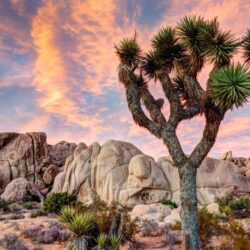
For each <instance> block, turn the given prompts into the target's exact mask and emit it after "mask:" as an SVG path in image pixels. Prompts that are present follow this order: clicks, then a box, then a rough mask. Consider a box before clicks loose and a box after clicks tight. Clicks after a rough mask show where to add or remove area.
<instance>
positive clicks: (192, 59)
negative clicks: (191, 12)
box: [177, 16, 207, 74]
mask: <svg viewBox="0 0 250 250" xmlns="http://www.w3.org/2000/svg"><path fill="white" fill-rule="evenodd" d="M206 25H207V24H206V22H205V21H204V19H203V18H202V17H200V16H190V17H184V18H183V19H182V20H181V21H180V22H179V23H178V27H177V30H178V36H179V38H180V40H181V43H182V45H183V46H184V48H185V50H186V51H187V52H188V54H189V57H188V58H187V60H188V61H186V65H184V67H186V70H188V71H191V72H192V73H194V74H196V73H197V72H199V71H200V70H201V69H202V67H203V65H204V58H203V57H202V54H201V53H202V37H201V34H202V30H203V29H204V28H205V26H206Z"/></svg>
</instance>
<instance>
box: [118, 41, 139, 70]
mask: <svg viewBox="0 0 250 250" xmlns="http://www.w3.org/2000/svg"><path fill="white" fill-rule="evenodd" d="M115 49H116V54H117V55H118V57H119V58H120V60H121V62H122V63H123V64H125V65H128V66H133V67H134V66H136V65H137V64H138V62H139V60H140V56H141V49H140V47H139V45H138V43H137V41H136V36H135V37H134V38H133V39H128V38H124V39H123V40H122V41H121V43H120V44H119V45H115Z"/></svg>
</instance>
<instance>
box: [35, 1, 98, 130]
mask: <svg viewBox="0 0 250 250" xmlns="http://www.w3.org/2000/svg"><path fill="white" fill-rule="evenodd" d="M60 8H61V7H60V6H58V5H54V4H53V2H49V1H48V3H47V4H46V5H45V6H43V7H41V8H40V9H39V10H38V13H37V16H36V17H35V18H34V19H33V23H32V37H33V42H34V45H35V50H36V53H37V58H36V63H35V78H34V83H35V87H36V90H37V91H38V92H40V93H41V97H40V98H39V100H38V105H39V107H40V108H42V109H43V110H45V111H47V112H49V113H54V114H57V115H61V116H63V117H66V118H67V121H68V122H69V123H73V124H78V125H80V126H84V127H88V128H92V127H93V128H98V129H100V127H99V126H100V125H101V121H100V120H99V119H97V118H96V117H94V116H89V115H87V114H83V113H81V110H80V109H79V107H78V103H77V102H76V101H75V99H74V98H73V96H72V93H71V91H74V90H72V89H71V88H70V84H71V83H74V79H73V78H72V77H71V76H70V74H69V71H68V67H67V63H66V62H65V59H64V57H63V51H62V50H61V48H60V46H58V32H60V25H61V24H60V21H59V20H60V18H63V17H60V16H59V13H60ZM75 91H77V90H75Z"/></svg>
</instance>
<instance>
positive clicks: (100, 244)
mask: <svg viewBox="0 0 250 250" xmlns="http://www.w3.org/2000/svg"><path fill="white" fill-rule="evenodd" d="M106 241H107V236H106V235H105V234H103V233H101V234H100V235H99V236H98V237H97V239H96V243H97V246H98V249H100V250H101V249H103V248H104V247H105V244H106Z"/></svg>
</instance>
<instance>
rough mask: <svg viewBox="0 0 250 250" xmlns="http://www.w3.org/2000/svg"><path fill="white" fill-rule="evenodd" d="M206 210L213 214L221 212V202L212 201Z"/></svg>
mask: <svg viewBox="0 0 250 250" xmlns="http://www.w3.org/2000/svg"><path fill="white" fill-rule="evenodd" d="M206 210H207V211H208V212H209V213H211V214H218V213H219V204H218V203H216V202H214V203H210V204H208V205H207V206H206Z"/></svg>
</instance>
